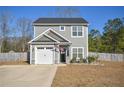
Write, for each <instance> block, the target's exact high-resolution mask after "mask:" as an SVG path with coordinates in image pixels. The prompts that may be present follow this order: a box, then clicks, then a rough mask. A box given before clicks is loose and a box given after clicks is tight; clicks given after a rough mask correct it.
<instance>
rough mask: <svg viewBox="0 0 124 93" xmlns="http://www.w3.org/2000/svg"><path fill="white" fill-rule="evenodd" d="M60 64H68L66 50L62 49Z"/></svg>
mask: <svg viewBox="0 0 124 93" xmlns="http://www.w3.org/2000/svg"><path fill="white" fill-rule="evenodd" d="M60 62H62V63H65V62H66V49H64V48H63V49H60Z"/></svg>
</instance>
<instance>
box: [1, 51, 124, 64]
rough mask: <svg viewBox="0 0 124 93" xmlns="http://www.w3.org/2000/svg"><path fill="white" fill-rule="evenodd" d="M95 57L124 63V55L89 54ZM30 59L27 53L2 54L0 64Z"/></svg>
mask: <svg viewBox="0 0 124 93" xmlns="http://www.w3.org/2000/svg"><path fill="white" fill-rule="evenodd" d="M93 55H95V56H97V55H98V57H99V58H98V60H103V61H117V62H124V54H112V53H95V52H89V56H93ZM29 58H30V57H29V53H27V52H21V53H20V52H16V53H0V62H9V61H10V62H11V61H12V62H13V61H29Z"/></svg>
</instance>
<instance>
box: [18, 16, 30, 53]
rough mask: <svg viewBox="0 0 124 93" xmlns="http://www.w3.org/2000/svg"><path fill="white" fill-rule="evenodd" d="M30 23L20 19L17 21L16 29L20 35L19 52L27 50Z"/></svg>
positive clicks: (28, 20)
mask: <svg viewBox="0 0 124 93" xmlns="http://www.w3.org/2000/svg"><path fill="white" fill-rule="evenodd" d="M31 24H32V22H31V20H30V19H28V18H25V17H22V18H19V19H17V29H18V31H19V32H20V34H21V41H20V43H21V51H22V52H24V51H26V50H27V48H28V46H27V42H28V41H29V40H30V39H31V37H32V25H31Z"/></svg>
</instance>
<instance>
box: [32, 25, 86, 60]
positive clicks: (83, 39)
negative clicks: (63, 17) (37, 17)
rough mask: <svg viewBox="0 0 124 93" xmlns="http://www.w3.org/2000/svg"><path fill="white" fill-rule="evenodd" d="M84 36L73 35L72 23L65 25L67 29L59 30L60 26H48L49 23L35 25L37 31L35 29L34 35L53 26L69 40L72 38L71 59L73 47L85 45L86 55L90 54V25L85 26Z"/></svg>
mask: <svg viewBox="0 0 124 93" xmlns="http://www.w3.org/2000/svg"><path fill="white" fill-rule="evenodd" d="M82 26H83V27H84V37H80V38H78V37H77V38H72V37H71V25H66V26H65V31H59V29H60V26H59V25H58V26H57V25H54V26H52V25H51V26H47V25H42V26H35V27H34V28H35V31H34V35H35V36H34V37H36V36H38V35H39V34H41V33H42V32H44V31H45V30H47V29H49V28H52V29H54V30H55V31H57V33H59V34H61V35H62V36H64V37H66V38H67V39H68V40H70V41H71V42H72V45H71V46H70V48H69V50H70V53H69V58H70V59H71V47H84V57H87V56H88V27H87V26H84V25H82Z"/></svg>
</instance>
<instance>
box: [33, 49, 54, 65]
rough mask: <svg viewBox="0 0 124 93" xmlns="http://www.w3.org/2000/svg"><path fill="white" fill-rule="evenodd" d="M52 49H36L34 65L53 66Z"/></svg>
mask: <svg viewBox="0 0 124 93" xmlns="http://www.w3.org/2000/svg"><path fill="white" fill-rule="evenodd" d="M53 55H54V52H53V47H37V49H36V56H35V58H36V64H53V58H54V56H53Z"/></svg>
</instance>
